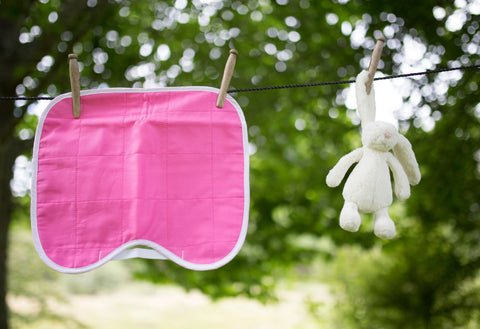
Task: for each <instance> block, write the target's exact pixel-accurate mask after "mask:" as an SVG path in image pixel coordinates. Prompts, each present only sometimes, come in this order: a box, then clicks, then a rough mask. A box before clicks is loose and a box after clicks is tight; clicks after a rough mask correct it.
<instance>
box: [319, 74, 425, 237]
mask: <svg viewBox="0 0 480 329" xmlns="http://www.w3.org/2000/svg"><path fill="white" fill-rule="evenodd" d="M367 79H368V72H367V71H362V72H361V73H360V74H359V75H358V76H357V79H356V85H355V88H356V96H357V109H358V113H359V115H360V119H361V121H362V144H363V147H361V148H359V149H356V150H354V151H352V152H350V153H349V154H347V155H345V156H343V157H342V158H341V159H340V160H339V161H338V163H337V164H336V165H335V166H334V167H333V168H332V170H330V172H329V173H328V175H327V178H326V182H327V185H328V186H329V187H336V186H338V185H339V184H340V183H341V181H342V180H343V177H344V176H345V175H346V173H347V171H348V170H349V168H350V167H351V166H352V165H353V164H354V163H357V162H358V164H357V165H356V166H355V168H354V169H353V170H352V172H351V174H350V175H349V177H348V179H347V181H346V182H345V186H344V189H343V198H344V199H345V204H344V207H343V209H342V211H341V213H340V226H341V227H342V228H343V229H345V230H347V231H352V232H356V231H358V229H359V227H360V224H361V217H360V214H359V212H364V213H374V218H375V223H374V232H375V234H376V235H377V236H378V237H380V238H385V239H391V238H393V237H394V236H395V234H396V232H395V224H394V223H393V221H392V219H391V218H390V217H389V215H388V206H390V205H391V204H392V201H393V196H392V185H391V180H390V171H392V173H393V180H394V183H395V188H394V191H395V195H396V196H397V197H398V198H399V199H400V200H405V199H408V197H409V196H410V184H411V185H415V184H418V183H419V182H420V177H421V176H420V170H419V167H418V163H417V160H416V159H415V154H414V153H413V150H412V146H411V144H410V143H409V141H408V140H407V139H406V138H405V137H404V136H402V135H400V134H399V133H398V132H397V129H396V128H395V126H393V125H392V124H390V123H387V122H381V121H375V93H374V90H373V86H372V90H371V93H370V94H367V92H366V87H365V83H366V81H367ZM391 150H393V154H392V153H391V152H390V151H391Z"/></svg>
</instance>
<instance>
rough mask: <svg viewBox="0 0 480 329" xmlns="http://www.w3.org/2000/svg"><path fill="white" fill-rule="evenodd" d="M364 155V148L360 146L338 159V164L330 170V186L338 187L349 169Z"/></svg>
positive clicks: (328, 177)
mask: <svg viewBox="0 0 480 329" xmlns="http://www.w3.org/2000/svg"><path fill="white" fill-rule="evenodd" d="M362 156H363V148H358V149H356V150H353V151H352V152H350V153H348V154H346V155H344V156H343V157H341V158H340V160H338V162H337V164H336V165H335V166H334V167H333V168H332V169H331V170H330V171H329V172H328V175H327V179H326V181H327V185H328V186H329V187H336V186H338V185H340V182H341V181H342V179H343V177H344V176H345V174H346V173H347V170H348V169H349V168H350V167H351V166H352V165H353V164H354V163H355V162H358V161H360V159H361V158H362Z"/></svg>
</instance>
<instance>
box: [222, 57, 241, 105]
mask: <svg viewBox="0 0 480 329" xmlns="http://www.w3.org/2000/svg"><path fill="white" fill-rule="evenodd" d="M237 55H238V51H236V50H235V49H230V55H229V56H228V60H227V64H226V65H225V70H224V71H223V77H222V84H221V85H220V92H219V93H218V97H217V107H219V108H222V107H223V105H224V104H225V98H226V97H227V89H228V86H229V85H230V81H231V80H232V75H233V70H234V69H235V61H236V58H237Z"/></svg>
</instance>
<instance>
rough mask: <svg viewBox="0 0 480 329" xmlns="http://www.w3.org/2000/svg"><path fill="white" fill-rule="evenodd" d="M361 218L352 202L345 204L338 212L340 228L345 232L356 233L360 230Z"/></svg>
mask: <svg viewBox="0 0 480 329" xmlns="http://www.w3.org/2000/svg"><path fill="white" fill-rule="evenodd" d="M360 223H361V218H360V214H359V213H358V207H357V205H356V204H355V203H353V202H345V204H344V206H343V208H342V211H341V212H340V227H341V228H343V229H344V230H345V231H350V232H357V231H358V229H359V228H360Z"/></svg>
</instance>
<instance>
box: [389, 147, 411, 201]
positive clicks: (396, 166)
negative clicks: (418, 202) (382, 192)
mask: <svg viewBox="0 0 480 329" xmlns="http://www.w3.org/2000/svg"><path fill="white" fill-rule="evenodd" d="M387 164H388V166H389V167H390V169H391V170H392V173H393V180H394V182H395V195H396V196H397V198H399V199H400V200H406V199H408V198H409V197H410V183H409V181H408V177H407V174H406V173H405V170H404V169H403V167H402V165H401V164H400V162H399V161H398V160H397V158H395V156H394V155H393V154H392V153H390V152H388V153H387Z"/></svg>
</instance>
